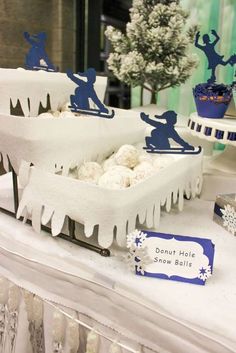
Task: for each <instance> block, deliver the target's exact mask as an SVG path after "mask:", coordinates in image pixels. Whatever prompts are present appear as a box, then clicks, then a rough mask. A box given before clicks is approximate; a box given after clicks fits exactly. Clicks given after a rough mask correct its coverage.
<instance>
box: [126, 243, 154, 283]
mask: <svg viewBox="0 0 236 353" xmlns="http://www.w3.org/2000/svg"><path fill="white" fill-rule="evenodd" d="M126 262H127V263H128V265H129V267H130V269H131V271H133V272H139V273H140V274H141V275H143V276H144V272H145V269H146V266H147V265H150V264H151V263H152V260H151V258H150V257H149V255H148V251H147V247H144V248H142V247H139V248H138V247H137V246H136V245H134V244H133V245H131V246H130V248H129V252H128V254H127V257H126Z"/></svg>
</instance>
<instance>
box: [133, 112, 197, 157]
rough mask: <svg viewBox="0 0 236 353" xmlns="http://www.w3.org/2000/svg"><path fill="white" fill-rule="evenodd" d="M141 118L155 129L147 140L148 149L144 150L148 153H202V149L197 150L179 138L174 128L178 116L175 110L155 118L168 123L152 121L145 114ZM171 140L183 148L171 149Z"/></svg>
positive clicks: (141, 114)
mask: <svg viewBox="0 0 236 353" xmlns="http://www.w3.org/2000/svg"><path fill="white" fill-rule="evenodd" d="M140 117H141V119H142V120H143V121H145V123H147V124H149V125H151V126H154V127H155V129H153V130H152V132H151V136H147V137H146V138H145V140H146V147H144V149H145V150H146V151H147V152H148V153H162V154H164V153H165V154H199V153H200V152H201V147H198V148H197V149H196V150H195V148H194V146H191V145H189V144H188V143H187V142H186V141H184V140H183V139H182V138H181V137H180V136H179V134H178V132H177V131H176V130H175V128H174V126H175V124H176V122H177V114H176V113H175V112H174V111H173V110H169V111H167V112H164V113H163V114H162V115H155V118H157V119H163V120H166V123H162V122H160V121H155V120H152V119H150V118H149V115H147V114H145V113H140ZM169 139H172V140H174V141H175V142H176V143H177V144H178V145H180V146H181V147H171V145H170V141H169Z"/></svg>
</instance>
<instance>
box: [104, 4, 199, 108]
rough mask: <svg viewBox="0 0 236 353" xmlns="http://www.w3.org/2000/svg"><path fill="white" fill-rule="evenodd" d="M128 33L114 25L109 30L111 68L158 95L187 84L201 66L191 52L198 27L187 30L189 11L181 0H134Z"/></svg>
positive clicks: (129, 81) (130, 82)
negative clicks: (189, 49) (165, 90)
mask: <svg viewBox="0 0 236 353" xmlns="http://www.w3.org/2000/svg"><path fill="white" fill-rule="evenodd" d="M130 18H131V21H130V22H129V23H128V24H127V26H126V34H124V33H122V32H121V31H120V30H117V29H115V28H114V27H112V26H108V27H107V30H106V32H105V34H106V36H107V37H108V39H109V40H110V41H111V44H112V48H113V52H112V53H111V54H110V56H109V58H108V60H107V62H108V68H109V69H110V70H111V71H112V72H113V73H114V75H115V76H116V77H117V78H118V79H119V80H121V81H123V82H125V83H126V84H128V85H131V86H133V87H135V86H141V87H142V89H143V88H146V89H147V90H149V91H151V92H152V99H151V103H155V101H156V94H157V93H158V92H159V91H162V90H164V89H166V88H168V87H175V86H178V85H180V84H181V83H184V82H185V81H186V80H187V79H188V78H189V77H190V76H191V73H192V71H193V69H194V68H195V67H196V66H197V62H198V60H197V57H196V56H195V55H194V54H191V53H189V52H188V48H189V44H190V43H193V41H194V36H195V33H196V31H197V26H195V25H194V26H192V27H189V28H188V29H186V21H187V18H188V13H187V12H186V11H184V10H183V9H182V7H181V6H180V5H179V0H133V7H132V8H131V9H130Z"/></svg>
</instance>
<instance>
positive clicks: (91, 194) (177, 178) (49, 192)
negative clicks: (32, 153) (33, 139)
mask: <svg viewBox="0 0 236 353" xmlns="http://www.w3.org/2000/svg"><path fill="white" fill-rule="evenodd" d="M19 178H20V184H21V185H22V186H23V188H24V190H23V194H22V198H21V201H20V205H19V208H18V213H17V217H18V218H19V217H21V216H23V217H24V218H29V217H30V218H31V219H32V225H33V227H34V229H35V230H36V231H40V226H41V224H43V225H46V224H47V223H48V222H49V221H51V231H52V235H54V236H56V235H58V234H59V233H60V232H61V230H62V228H63V224H64V221H65V217H66V216H68V217H70V218H71V219H72V220H75V221H76V222H79V223H82V224H84V228H85V235H86V236H87V237H90V236H91V235H92V234H93V230H94V227H95V226H96V225H98V243H99V244H100V245H101V246H103V247H109V246H111V244H112V242H113V240H114V237H115V236H116V240H117V243H118V245H120V246H124V245H125V243H126V234H128V233H129V232H131V231H133V230H134V229H135V228H136V221H137V217H138V220H139V222H140V223H141V224H143V223H145V222H146V225H147V227H150V228H151V227H155V228H157V227H158V224H159V219H160V211H161V206H164V205H165V208H166V210H167V211H168V212H169V211H170V209H171V206H172V204H175V203H177V204H178V208H179V210H182V208H183V200H184V195H186V196H187V197H190V196H192V197H195V196H196V195H197V194H199V193H200V191H201V185H202V154H200V155H195V156H187V155H184V156H180V155H179V156H175V158H174V160H173V163H172V164H170V165H169V166H167V167H166V168H163V169H161V170H159V171H157V172H156V173H155V174H154V175H153V176H151V177H149V178H148V179H146V180H144V181H142V182H140V183H139V184H136V185H134V186H131V187H129V188H127V189H123V190H110V189H105V188H102V187H100V186H97V185H94V184H89V183H86V182H84V181H80V180H75V179H71V178H69V177H65V176H60V175H57V174H53V173H49V172H47V171H43V170H41V169H39V168H37V167H30V166H29V164H27V163H22V165H21V168H20V173H19Z"/></svg>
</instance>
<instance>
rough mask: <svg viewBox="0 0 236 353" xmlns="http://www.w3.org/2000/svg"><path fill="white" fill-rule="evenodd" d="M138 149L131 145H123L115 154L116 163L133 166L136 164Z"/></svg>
mask: <svg viewBox="0 0 236 353" xmlns="http://www.w3.org/2000/svg"><path fill="white" fill-rule="evenodd" d="M138 155H139V154H138V150H137V149H136V148H135V147H134V146H132V145H123V146H121V147H120V148H119V150H118V151H117V153H116V155H115V160H116V163H117V164H118V165H122V166H124V167H128V168H134V167H135V166H136V165H137V164H138Z"/></svg>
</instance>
